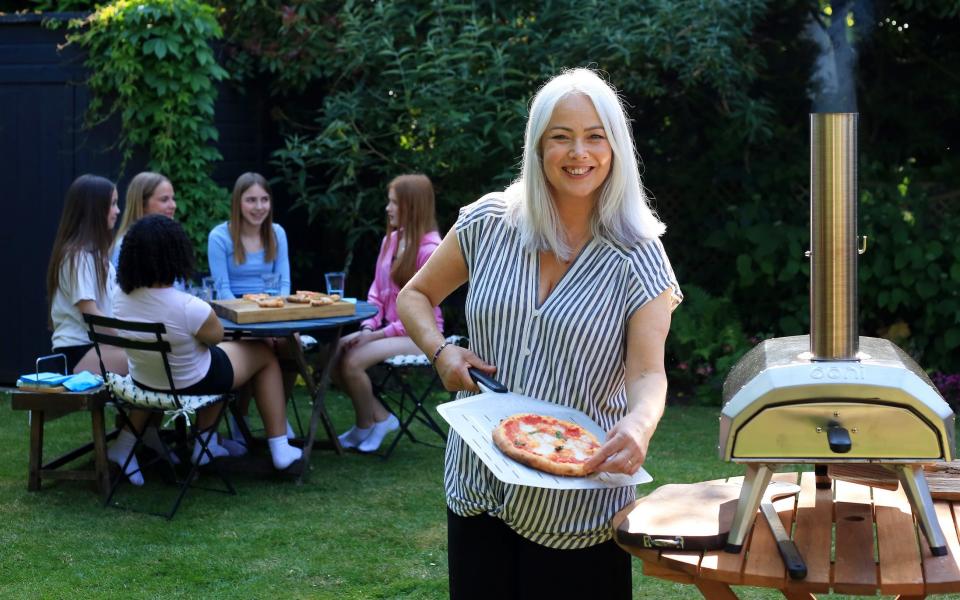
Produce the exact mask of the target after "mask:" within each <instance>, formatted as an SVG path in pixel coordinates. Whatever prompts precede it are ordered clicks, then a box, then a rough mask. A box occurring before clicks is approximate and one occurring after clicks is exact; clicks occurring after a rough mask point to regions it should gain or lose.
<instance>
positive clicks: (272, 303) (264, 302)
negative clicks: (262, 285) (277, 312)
mask: <svg viewBox="0 0 960 600" xmlns="http://www.w3.org/2000/svg"><path fill="white" fill-rule="evenodd" d="M257 306H259V307H260V308H283V298H271V297H267V298H263V299H261V300H257Z"/></svg>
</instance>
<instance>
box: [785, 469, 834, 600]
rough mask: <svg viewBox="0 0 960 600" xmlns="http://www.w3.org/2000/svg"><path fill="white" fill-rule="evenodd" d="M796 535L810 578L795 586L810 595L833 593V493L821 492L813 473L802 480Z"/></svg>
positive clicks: (829, 491) (830, 491)
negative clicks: (831, 578) (813, 593)
mask: <svg viewBox="0 0 960 600" xmlns="http://www.w3.org/2000/svg"><path fill="white" fill-rule="evenodd" d="M796 523H797V527H796V533H795V534H794V536H793V541H794V542H795V543H796V544H797V549H798V550H799V551H800V556H802V557H803V561H804V562H805V563H806V564H807V576H806V578H804V579H803V580H802V581H795V582H793V584H794V585H795V586H796V587H797V588H799V589H803V590H806V591H808V592H827V591H829V590H830V576H831V566H832V565H831V561H830V549H831V546H832V544H833V490H818V489H817V482H816V477H815V476H814V474H813V473H812V472H807V473H803V474H802V476H801V477H800V497H799V498H798V499H797V516H796Z"/></svg>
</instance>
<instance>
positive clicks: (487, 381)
mask: <svg viewBox="0 0 960 600" xmlns="http://www.w3.org/2000/svg"><path fill="white" fill-rule="evenodd" d="M467 372H468V373H470V377H471V379H473V382H474V383H476V384H477V386H479V387H480V390H481V391H484V392H493V393H495V394H506V393H507V386H505V385H503V384H502V383H500V382H499V381H497V380H496V379H494V378H493V377H491V376H489V375H487V374H486V373H484V372H483V371H481V370H479V369H476V368H474V367H470V368H468V369H467Z"/></svg>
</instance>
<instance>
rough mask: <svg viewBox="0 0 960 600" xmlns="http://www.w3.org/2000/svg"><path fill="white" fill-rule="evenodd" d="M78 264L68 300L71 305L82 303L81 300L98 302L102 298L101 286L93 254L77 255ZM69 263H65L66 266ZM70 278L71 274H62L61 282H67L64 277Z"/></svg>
mask: <svg viewBox="0 0 960 600" xmlns="http://www.w3.org/2000/svg"><path fill="white" fill-rule="evenodd" d="M75 260H76V261H77V262H76V267H77V269H76V273H75V274H74V280H73V287H72V288H67V287H66V286H63V283H61V286H63V287H64V289H65V290H67V289H69V293H68V294H67V299H68V300H69V301H70V304H71V305H74V304H76V303H77V302H80V301H81V300H91V301H93V302H96V301H97V299H98V298H100V295H101V293H100V285H99V284H98V283H97V266H96V264H95V263H94V258H93V254H91V253H89V252H78V253H77V254H76V255H75ZM67 264H68V261H64V265H67ZM65 275H66V276H67V277H69V276H70V272H69V270H66V272H61V273H60V281H61V282H63V281H65V279H64V276H65Z"/></svg>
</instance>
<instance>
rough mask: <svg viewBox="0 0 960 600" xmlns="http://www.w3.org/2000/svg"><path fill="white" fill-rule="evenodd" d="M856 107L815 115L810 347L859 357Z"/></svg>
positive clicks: (821, 354)
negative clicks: (852, 110) (851, 110)
mask: <svg viewBox="0 0 960 600" xmlns="http://www.w3.org/2000/svg"><path fill="white" fill-rule="evenodd" d="M857 200H858V199H857V113H813V114H811V115H810V253H809V255H810V259H811V262H810V352H811V354H812V355H813V360H815V361H827V360H856V359H857V350H858V349H859V332H858V327H857V252H858V248H857Z"/></svg>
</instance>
